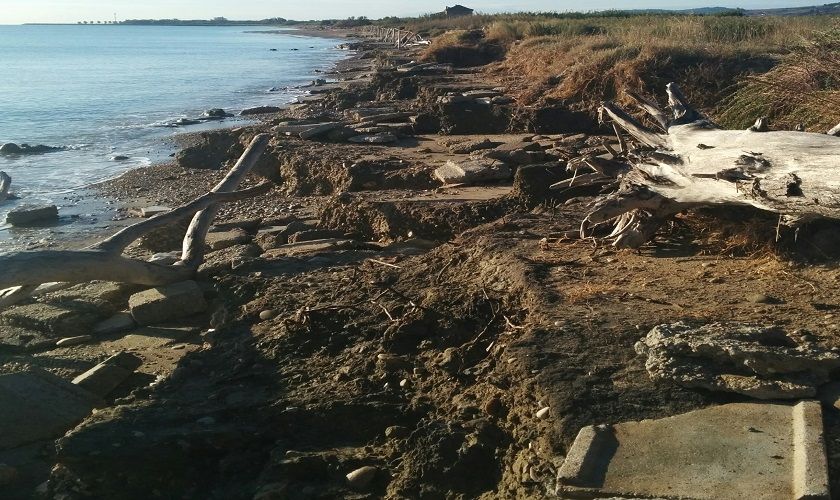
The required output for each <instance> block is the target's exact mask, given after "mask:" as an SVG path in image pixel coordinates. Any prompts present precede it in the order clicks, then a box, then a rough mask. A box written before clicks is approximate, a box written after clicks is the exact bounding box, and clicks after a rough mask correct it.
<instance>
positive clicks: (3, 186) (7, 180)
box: [0, 172, 12, 203]
mask: <svg viewBox="0 0 840 500" xmlns="http://www.w3.org/2000/svg"><path fill="white" fill-rule="evenodd" d="M11 185H12V178H11V177H9V174H7V173H6V172H0V203H2V202H4V201H6V198H8V197H9V186H11Z"/></svg>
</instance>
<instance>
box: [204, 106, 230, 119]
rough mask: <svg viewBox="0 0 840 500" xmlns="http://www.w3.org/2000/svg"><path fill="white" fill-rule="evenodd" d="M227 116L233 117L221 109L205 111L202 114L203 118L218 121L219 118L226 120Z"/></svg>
mask: <svg viewBox="0 0 840 500" xmlns="http://www.w3.org/2000/svg"><path fill="white" fill-rule="evenodd" d="M229 116H233V115H232V114H230V113H228V112H226V111H225V110H223V109H221V108H213V109H208V110H207V111H205V112H204V117H205V118H211V119H214V120H218V119H221V118H227V117H229Z"/></svg>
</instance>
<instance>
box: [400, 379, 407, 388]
mask: <svg viewBox="0 0 840 500" xmlns="http://www.w3.org/2000/svg"><path fill="white" fill-rule="evenodd" d="M407 386H408V379H407V378H404V379H402V380H400V387H402V388H405V387H407Z"/></svg>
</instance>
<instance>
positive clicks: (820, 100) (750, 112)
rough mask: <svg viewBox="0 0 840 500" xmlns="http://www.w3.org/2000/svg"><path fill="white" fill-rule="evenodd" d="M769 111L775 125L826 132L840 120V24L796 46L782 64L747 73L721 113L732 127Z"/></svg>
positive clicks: (719, 118)
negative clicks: (764, 70)
mask: <svg viewBox="0 0 840 500" xmlns="http://www.w3.org/2000/svg"><path fill="white" fill-rule="evenodd" d="M759 116H769V117H770V120H771V123H772V124H773V126H774V127H777V128H783V129H792V128H794V127H795V126H796V125H797V124H800V123H801V124H803V125H805V126H806V127H807V128H808V129H809V130H812V131H815V132H825V131H826V130H828V129H829V128H831V127H833V126H834V125H837V122H838V121H840V24H838V25H837V26H836V27H834V28H833V29H831V30H828V31H825V32H822V33H818V34H816V35H814V36H813V37H812V38H811V39H810V40H808V41H807V42H804V43H801V44H799V45H798V46H796V47H795V50H794V51H793V52H792V53H791V54H790V55H788V56H787V57H785V59H784V61H783V62H782V64H780V65H779V66H777V67H776V68H774V69H772V70H771V71H769V72H767V73H765V74H762V75H756V76H752V77H750V78H747V79H746V80H745V81H744V82H743V83H742V84H741V85H740V86H739V89H738V91H737V92H735V93H734V94H733V95H732V96H731V97H730V98H728V99H727V100H726V101H725V102H724V104H723V106H721V110H720V112H719V113H718V116H717V118H718V120H719V121H721V123H722V124H723V125H725V126H728V127H731V128H744V127H747V126H749V125H750V124H751V123H752V122H753V121H754V120H755V118H756V117H759Z"/></svg>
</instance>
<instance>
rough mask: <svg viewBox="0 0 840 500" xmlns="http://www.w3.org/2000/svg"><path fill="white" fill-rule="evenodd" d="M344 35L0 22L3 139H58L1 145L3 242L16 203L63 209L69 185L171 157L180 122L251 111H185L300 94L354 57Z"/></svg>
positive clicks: (233, 107) (276, 102)
mask: <svg viewBox="0 0 840 500" xmlns="http://www.w3.org/2000/svg"><path fill="white" fill-rule="evenodd" d="M340 44H341V40H337V39H329V38H313V37H306V36H298V35H296V34H295V33H294V31H278V30H273V29H269V28H266V27H254V26H223V27H222V26H195V27H193V26H127V25H23V26H0V144H4V143H9V142H11V143H15V144H21V143H27V144H30V145H41V144H43V145H46V146H51V147H55V148H59V149H58V150H56V151H54V152H49V153H44V154H35V155H3V154H0V171H4V172H6V173H7V174H9V175H10V176H11V177H12V184H11V186H12V189H11V192H12V193H14V194H15V195H17V196H18V197H19V199H18V200H12V201H7V202H5V203H0V252H2V251H3V250H4V248H3V247H4V245H6V246H7V248H6V249H8V245H9V243H8V242H9V241H10V238H9V233H14V232H15V231H17V229H14V228H10V227H9V226H8V225H7V224H5V223H4V221H5V215H6V213H7V212H8V211H9V210H10V209H12V208H14V207H16V206H18V205H21V204H44V203H56V204H58V205H59V209H60V213H62V211H61V209H62V207H61V205H62V203H65V204H66V200H71V199H73V198H72V196H70V197H68V193H73V192H74V191H77V190H79V189H80V188H84V187H85V186H89V185H91V184H93V183H96V182H98V181H102V180H106V179H109V178H113V177H115V176H117V175H119V174H121V173H122V172H125V171H126V170H128V169H132V168H136V167H140V166H145V165H149V164H152V163H155V162H159V161H163V160H165V159H166V157H167V156H168V155H169V154H171V151H169V150H167V149H166V148H161V147H160V145H161V143H164V142H166V141H165V139H166V138H167V137H171V136H172V135H173V134H177V133H183V132H194V131H200V130H204V129H209V128H215V127H233V126H239V125H243V124H246V123H248V121H247V120H246V119H244V118H228V119H225V120H223V121H221V122H219V121H212V122H203V123H201V124H197V125H189V126H179V127H172V125H173V124H174V123H175V122H176V121H177V120H178V119H179V118H188V119H193V118H196V117H200V116H201V115H202V114H203V113H204V111H206V110H208V109H214V108H222V109H224V110H225V111H227V112H228V113H231V114H234V115H236V114H238V112H239V111H241V110H242V109H244V108H248V107H253V106H261V105H273V106H280V105H283V104H287V103H290V102H294V101H296V100H297V99H298V97H300V96H302V95H304V94H306V92H307V91H306V88H305V86H306V85H307V84H308V83H309V82H311V81H312V80H313V79H315V78H319V74H320V73H321V72H325V71H327V70H329V69H330V68H332V67H333V66H334V65H335V63H336V62H337V61H339V60H341V59H342V58H345V57H347V55H348V54H347V51H345V50H341V49H340V48H339V45H340ZM119 157H127V159H121V160H117V159H115V158H119ZM65 212H72V209H71V210H68V211H65ZM63 215H65V216H66V213H64V214H63ZM86 215H91V216H92V214H78V213H76V214H74V218H75V219H80V218H81V219H84V216H86ZM64 222H65V223H66V224H70V223H72V221H70V220H64ZM4 233H6V234H4Z"/></svg>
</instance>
